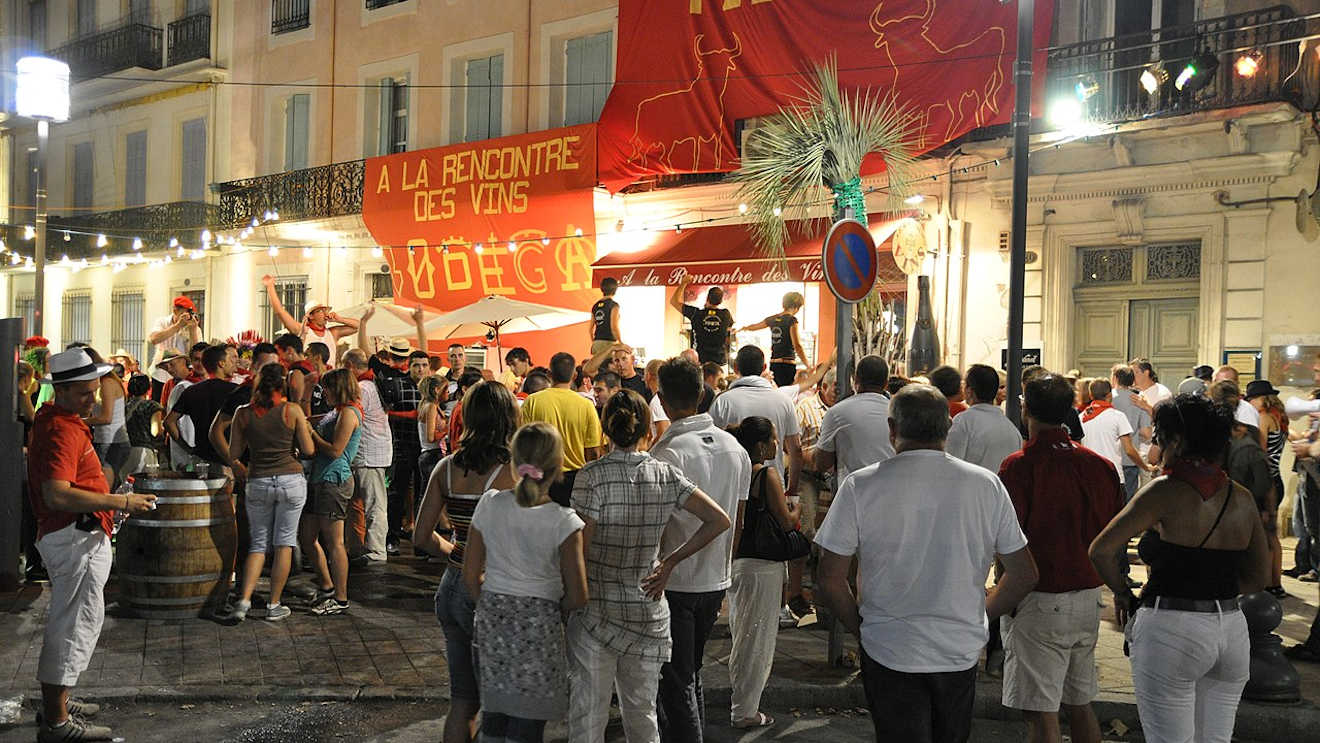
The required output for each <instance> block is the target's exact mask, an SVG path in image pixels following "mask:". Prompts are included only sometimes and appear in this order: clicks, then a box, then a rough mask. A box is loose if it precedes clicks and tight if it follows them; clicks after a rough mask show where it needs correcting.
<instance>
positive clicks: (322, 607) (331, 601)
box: [312, 591, 348, 617]
mask: <svg viewBox="0 0 1320 743" xmlns="http://www.w3.org/2000/svg"><path fill="white" fill-rule="evenodd" d="M346 611H348V602H347V601H339V600H338V599H336V598H335V596H334V592H333V591H332V592H331V593H330V598H327V599H326V600H325V601H322V602H321V603H319V604H317V605H316V606H313V607H312V613H313V614H316V615H317V616H322V617H323V616H327V615H329V614H343V613H344V612H346Z"/></svg>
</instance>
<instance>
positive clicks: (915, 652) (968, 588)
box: [816, 359, 1038, 743]
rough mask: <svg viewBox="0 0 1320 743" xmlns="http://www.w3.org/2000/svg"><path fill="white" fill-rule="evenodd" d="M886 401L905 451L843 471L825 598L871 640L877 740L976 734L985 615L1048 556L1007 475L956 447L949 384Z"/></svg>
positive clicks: (828, 542)
mask: <svg viewBox="0 0 1320 743" xmlns="http://www.w3.org/2000/svg"><path fill="white" fill-rule="evenodd" d="M863 360H865V359H863ZM859 369H860V363H859ZM840 404H842V403H840ZM835 407H838V406H837V405H836V406H835ZM888 410H889V419H888V430H889V440H890V444H891V445H892V446H893V448H894V452H895V454H894V456H892V457H890V458H888V459H885V460H884V461H881V462H879V463H877V464H872V465H869V466H866V467H862V468H861V469H858V470H856V471H854V472H853V473H852V474H851V475H850V476H849V477H847V478H845V479H844V480H843V482H842V483H841V484H840V486H839V490H838V493H837V494H836V495H835V496H834V501H833V503H832V504H831V505H830V511H829V514H828V515H826V517H825V522H824V523H823V524H821V527H820V531H819V532H818V533H817V534H816V544H818V545H820V547H821V551H820V566H819V571H820V593H819V600H821V601H823V602H824V603H825V605H826V606H828V607H829V608H830V611H831V613H833V614H834V616H836V617H838V619H839V621H840V622H842V623H843V626H844V627H845V628H846V629H847V630H848V631H849V632H852V633H853V634H854V635H856V636H857V638H858V640H859V646H860V648H861V655H862V679H863V683H864V687H865V691H866V701H867V705H868V706H869V707H870V710H871V720H872V723H873V724H874V725H875V739H876V740H921V741H931V742H932V743H940V742H948V743H953V742H955V741H966V740H967V739H968V737H969V736H970V734H971V724H972V707H973V702H974V700H975V696H976V663H977V659H978V658H979V656H980V653H981V648H982V647H984V646H985V643H986V639H987V637H988V632H987V623H988V621H987V620H988V619H993V618H995V617H998V616H1000V615H1003V614H1007V613H1008V612H1010V611H1012V610H1013V608H1014V607H1015V606H1017V604H1018V602H1019V601H1021V600H1022V599H1023V598H1024V597H1025V596H1026V595H1027V594H1028V593H1030V592H1031V590H1032V588H1034V587H1035V585H1036V581H1037V579H1038V574H1037V571H1036V564H1035V562H1034V561H1033V560H1032V558H1031V553H1030V552H1029V551H1028V550H1027V540H1026V537H1025V536H1024V535H1023V534H1022V528H1021V527H1020V526H1019V525H1018V518H1017V512H1016V511H1015V510H1014V509H1013V503H1012V501H1011V500H1009V497H1008V491H1006V490H1005V489H1004V485H1003V483H1001V482H1000V480H999V478H998V477H997V476H996V475H995V473H993V472H990V471H989V470H987V469H984V468H982V467H978V466H976V465H974V464H970V463H968V462H963V461H961V460H959V459H957V458H955V457H952V456H949V455H948V454H946V453H945V452H944V440H945V437H946V436H947V435H948V432H949V426H950V423H951V421H950V420H949V403H948V400H947V399H945V397H944V395H942V394H940V392H939V390H937V389H935V388H934V387H931V386H929V385H922V384H910V385H908V386H906V387H904V388H903V389H902V390H900V391H899V392H898V394H896V395H894V398H893V400H891V401H890V404H889V406H888ZM950 545H958V549H949V546H950ZM996 555H997V556H998V557H999V560H1000V562H1001V564H1002V565H1003V566H1004V574H1003V576H1002V578H1001V579H1000V581H999V583H998V584H997V585H996V586H995V587H994V588H992V589H991V590H990V591H989V593H988V594H987V593H986V590H985V576H986V573H988V572H989V570H990V565H991V563H992V562H994V560H995V558H996ZM854 556H855V557H856V558H857V562H858V570H857V587H858V589H859V592H860V594H861V597H862V598H861V604H860V605H859V603H858V599H857V595H856V594H854V593H853V590H852V588H851V586H850V585H849V583H848V573H849V570H850V568H851V565H852V560H853V557H854Z"/></svg>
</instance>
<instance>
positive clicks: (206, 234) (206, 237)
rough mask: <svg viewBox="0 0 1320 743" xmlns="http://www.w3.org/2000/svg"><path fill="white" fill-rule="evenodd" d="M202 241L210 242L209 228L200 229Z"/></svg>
mask: <svg viewBox="0 0 1320 743" xmlns="http://www.w3.org/2000/svg"><path fill="white" fill-rule="evenodd" d="M202 242H204V243H209V242H211V231H210V230H202Z"/></svg>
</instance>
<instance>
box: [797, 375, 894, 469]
mask: <svg viewBox="0 0 1320 743" xmlns="http://www.w3.org/2000/svg"><path fill="white" fill-rule="evenodd" d="M816 448H817V449H820V450H821V451H828V452H834V455H835V467H836V468H837V470H838V473H839V481H840V482H842V481H843V478H845V477H847V476H848V475H849V474H850V473H852V472H856V471H857V470H860V469H861V468H863V467H865V466H867V465H871V464H875V463H876V462H883V461H884V460H886V459H889V458H890V457H892V456H894V445H893V444H891V443H889V398H888V397H885V396H884V395H882V394H880V393H879V392H858V393H857V394H855V395H853V396H852V397H849V398H848V399H846V400H840V401H838V402H837V403H835V404H834V405H833V406H832V407H830V409H829V410H826V411H825V418H824V419H823V420H821V422H820V435H819V436H817V437H816Z"/></svg>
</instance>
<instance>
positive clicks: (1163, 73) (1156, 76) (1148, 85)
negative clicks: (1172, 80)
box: [1137, 62, 1169, 95]
mask: <svg viewBox="0 0 1320 743" xmlns="http://www.w3.org/2000/svg"><path fill="white" fill-rule="evenodd" d="M1137 81H1138V82H1139V83H1141V88H1142V90H1145V91H1146V93H1148V94H1150V95H1156V94H1158V93H1159V92H1160V88H1163V87H1164V84H1165V83H1167V82H1169V71H1168V70H1166V69H1164V65H1162V64H1159V63H1158V62H1157V63H1155V64H1152V65H1147V66H1146V69H1144V70H1142V71H1141V77H1140V78H1138V80H1137Z"/></svg>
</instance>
